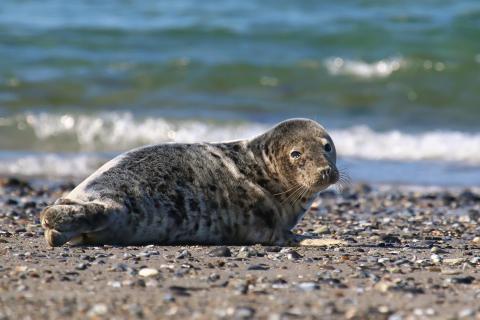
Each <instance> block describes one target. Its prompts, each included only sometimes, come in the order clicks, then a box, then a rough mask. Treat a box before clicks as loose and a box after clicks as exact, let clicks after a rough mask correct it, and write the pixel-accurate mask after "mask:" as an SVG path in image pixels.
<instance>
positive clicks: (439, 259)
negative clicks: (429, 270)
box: [430, 253, 442, 264]
mask: <svg viewBox="0 0 480 320" xmlns="http://www.w3.org/2000/svg"><path fill="white" fill-rule="evenodd" d="M430 260H432V262H433V263H434V264H439V263H441V262H442V257H440V256H439V255H438V254H435V253H434V254H432V255H431V256H430Z"/></svg>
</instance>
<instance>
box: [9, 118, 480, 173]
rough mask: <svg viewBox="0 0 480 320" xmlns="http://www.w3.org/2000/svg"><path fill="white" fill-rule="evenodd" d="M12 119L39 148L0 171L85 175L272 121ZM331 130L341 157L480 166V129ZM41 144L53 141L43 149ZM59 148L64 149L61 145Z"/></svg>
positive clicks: (249, 132) (12, 158) (253, 131)
mask: <svg viewBox="0 0 480 320" xmlns="http://www.w3.org/2000/svg"><path fill="white" fill-rule="evenodd" d="M20 118H21V119H20ZM19 119H20V120H19ZM7 120H8V119H7ZM10 120H11V119H10ZM7 122H8V123H7ZM7 122H5V124H4V125H5V126H10V127H11V128H12V129H11V130H17V129H16V128H19V129H20V130H24V131H25V132H30V134H32V133H33V134H34V136H32V137H29V138H28V139H27V140H28V141H26V142H25V140H22V143H24V145H23V146H19V148H23V149H25V150H30V149H33V147H32V146H33V145H35V150H37V151H38V150H39V151H40V152H37V153H32V152H23V153H11V154H10V153H8V152H5V151H3V152H2V151H0V174H12V175H15V174H20V175H28V176H42V175H51V176H81V177H84V176H86V175H88V174H90V173H91V172H93V171H94V170H95V169H97V168H98V167H99V165H100V164H101V163H102V162H104V161H106V160H108V159H109V158H111V157H113V155H115V154H118V153H121V152H123V151H125V150H128V149H131V148H134V147H138V146H141V145H145V144H156V143H163V142H201V141H222V140H223V141H224V140H234V139H242V138H249V137H253V136H255V135H257V134H259V133H261V132H263V131H265V130H267V129H269V128H270V127H271V124H263V123H249V122H211V121H204V120H200V119H198V120H170V119H165V118H162V117H144V118H136V117H134V116H133V115H132V114H131V113H128V112H124V113H122V112H109V113H102V114H99V115H98V114H97V115H73V114H63V115H56V114H48V113H40V114H33V113H28V114H26V115H24V116H23V117H20V116H16V117H15V121H13V120H12V121H7ZM20 124H22V125H20ZM13 128H15V129H13ZM329 131H330V133H331V135H332V137H333V140H334V141H335V145H336V147H337V152H338V156H339V158H340V159H342V158H343V159H348V158H350V159H351V158H356V159H366V160H391V161H400V162H402V161H403V162H405V161H422V160H434V161H440V162H455V163H460V164H462V165H463V164H466V165H473V166H480V132H478V133H466V132H459V131H429V132H420V133H409V132H401V131H398V130H391V131H386V132H379V131H374V130H372V129H371V128H369V127H367V126H355V127H351V128H345V129H333V130H329ZM13 132H16V131H13ZM15 134H17V133H15ZM64 140H65V141H68V143H67V145H68V149H66V150H74V151H76V152H77V153H71V154H65V153H63V154H61V153H46V152H45V151H51V150H52V146H60V145H61V143H62V142H61V141H64ZM57 143H58V144H57ZM42 145H48V147H45V148H44V149H42ZM72 146H73V147H72ZM57 149H58V151H62V149H61V147H58V148H57ZM57 149H55V150H57ZM42 150H43V152H42ZM64 151H65V150H64ZM101 152H102V153H103V152H110V153H109V156H101ZM12 154H13V155H12Z"/></svg>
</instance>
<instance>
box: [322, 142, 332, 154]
mask: <svg viewBox="0 0 480 320" xmlns="http://www.w3.org/2000/svg"><path fill="white" fill-rule="evenodd" d="M323 149H324V150H325V151H326V152H330V151H332V146H331V145H330V143H327V144H326V145H324V146H323Z"/></svg>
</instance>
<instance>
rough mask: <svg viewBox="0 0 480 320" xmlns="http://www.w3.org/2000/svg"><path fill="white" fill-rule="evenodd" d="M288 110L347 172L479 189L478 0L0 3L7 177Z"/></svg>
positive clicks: (84, 170)
mask: <svg viewBox="0 0 480 320" xmlns="http://www.w3.org/2000/svg"><path fill="white" fill-rule="evenodd" d="M289 117H309V118H312V119H315V120H318V121H319V122H321V123H322V124H324V125H325V126H326V127H327V129H329V130H330V131H331V133H332V136H333V138H334V141H335V143H336V145H337V149H338V152H339V159H340V164H341V166H343V167H346V168H347V169H348V170H349V172H350V175H351V177H352V179H353V180H354V181H366V182H377V183H401V184H419V185H460V186H468V185H477V186H478V185H480V128H479V122H480V2H479V1H477V0H423V1H416V0H405V1H385V0H343V1H335V2H333V1H317V0H296V1H283V0H271V1H269V0H242V1H231V0H223V1H209V0H207V1H194V0H170V1H127V0H125V1H120V0H115V1H114V0H105V1H89V0H78V1H63V0H43V1H34V0H31V1H28V0H2V1H1V2H0V175H21V176H27V177H47V178H52V177H55V178H65V177H69V178H71V177H73V178H82V177H85V176H87V175H88V174H89V173H91V172H92V170H94V169H95V168H96V167H98V166H99V165H100V164H101V163H102V162H103V161H105V160H106V159H108V158H111V157H112V156H114V155H116V154H118V153H120V152H122V151H124V150H127V149H129V148H132V147H135V146H138V145H142V144H151V143H161V142H167V141H181V142H187V141H188V142H191V141H218V140H226V139H236V138H244V137H250V136H252V135H255V134H257V133H260V132H262V131H263V130H266V129H268V128H269V127H270V126H271V125H272V124H274V123H275V122H277V121H280V120H283V119H286V118H289Z"/></svg>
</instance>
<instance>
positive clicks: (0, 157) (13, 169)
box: [0, 151, 108, 178]
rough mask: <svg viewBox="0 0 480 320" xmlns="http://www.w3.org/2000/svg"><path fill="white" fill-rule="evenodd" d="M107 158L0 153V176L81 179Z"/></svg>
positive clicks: (77, 155)
mask: <svg viewBox="0 0 480 320" xmlns="http://www.w3.org/2000/svg"><path fill="white" fill-rule="evenodd" d="M107 160H108V157H105V156H101V155H99V154H93V153H91V154H87V153H72V154H59V153H37V152H32V153H24V152H20V153H17V152H8V151H7V152H5V151H0V175H2V176H23V177H61V178H68V177H71V178H83V177H87V176H88V175H90V174H91V173H92V172H93V171H94V170H95V169H97V168H98V167H100V165H101V164H102V163H104V162H105V161H107Z"/></svg>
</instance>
